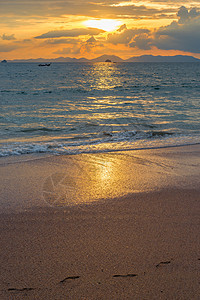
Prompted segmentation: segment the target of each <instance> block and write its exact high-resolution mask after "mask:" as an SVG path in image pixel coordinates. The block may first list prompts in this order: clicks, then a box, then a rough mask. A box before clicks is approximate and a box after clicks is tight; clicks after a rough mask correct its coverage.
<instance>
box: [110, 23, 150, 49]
mask: <svg viewBox="0 0 200 300" xmlns="http://www.w3.org/2000/svg"><path fill="white" fill-rule="evenodd" d="M149 32H150V31H149V30H148V29H127V28H126V25H122V26H121V27H120V28H119V30H118V32H115V33H112V34H108V37H107V41H108V42H109V43H112V44H114V45H117V44H129V43H130V42H131V41H132V40H133V38H134V37H136V36H138V35H140V34H143V33H149Z"/></svg>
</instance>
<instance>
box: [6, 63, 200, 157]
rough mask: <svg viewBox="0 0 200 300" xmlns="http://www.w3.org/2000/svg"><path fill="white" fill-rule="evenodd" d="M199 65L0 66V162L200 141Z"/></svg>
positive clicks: (14, 64)
mask: <svg viewBox="0 0 200 300" xmlns="http://www.w3.org/2000/svg"><path fill="white" fill-rule="evenodd" d="M199 78H200V64H199V63H177V64H175V63H116V64H114V63H54V64H52V65H51V66H50V67H39V66H38V64H33V63H32V64H31V63H8V64H1V65H0V106H1V111H0V138H1V143H0V156H9V155H20V154H28V153H52V154H70V153H81V152H101V151H116V150H124V149H139V148H151V147H163V146H175V145H184V144H195V143H199V142H200V123H199V119H200V109H199V106H200V105H199V103H200V102H199V101H200V81H199Z"/></svg>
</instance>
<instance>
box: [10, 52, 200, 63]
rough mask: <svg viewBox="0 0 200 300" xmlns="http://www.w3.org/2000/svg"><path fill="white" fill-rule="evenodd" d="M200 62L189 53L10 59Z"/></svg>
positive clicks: (33, 60) (46, 61) (28, 60)
mask: <svg viewBox="0 0 200 300" xmlns="http://www.w3.org/2000/svg"><path fill="white" fill-rule="evenodd" d="M105 61H111V62H200V59H198V58H195V57H193V56H188V55H175V56H161V55H157V56H154V55H141V56H133V57H130V58H129V59H126V60H123V59H121V58H120V57H118V56H116V55H106V54H104V55H101V56H99V57H97V58H94V59H87V58H84V57H81V58H72V57H57V58H52V59H46V58H36V59H25V60H23V59H20V60H12V61H11V60H10V62H23V63H25V62H30V63H50V62H51V63H53V62H76V63H78V62H105Z"/></svg>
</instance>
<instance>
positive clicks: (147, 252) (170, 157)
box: [0, 145, 200, 300]
mask: <svg viewBox="0 0 200 300" xmlns="http://www.w3.org/2000/svg"><path fill="white" fill-rule="evenodd" d="M199 154H200V145H196V146H184V147H182V148H180V147H179V148H170V149H154V150H152V149H151V150H144V151H137V150H136V151H128V152H126V153H125V152H123V153H122V152H121V153H109V154H108V153H98V154H94V155H93V154H80V155H74V156H51V157H45V156H43V157H41V159H36V160H26V161H20V160H19V162H20V163H17V162H15V163H8V164H6V165H5V164H4V165H0V169H1V173H0V174H1V178H0V187H1V202H0V216H1V218H0V228H1V229H0V231H1V249H0V259H1V269H2V271H3V272H1V275H0V297H1V299H3V300H4V299H5V300H7V299H20V300H21V299H27V298H28V299H30V300H32V299H42V300H43V299H50V300H54V299H61V300H62V299H63V300H64V299H66V298H67V299H72V300H74V299H77V300H79V299H80V300H82V299H89V300H96V299H105V300H108V299H116V300H118V299H130V300H132V299H135V300H137V299H147V300H151V299H163V300H164V299H181V300H188V299H195V300H197V299H199V279H198V276H199V264H200V255H199V248H200V239H199V229H200V226H199V212H200V196H199V195H200V184H199V183H200V176H199V175H200V174H199V173H200V168H199V166H200V155H199Z"/></svg>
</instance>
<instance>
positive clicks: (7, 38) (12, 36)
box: [0, 33, 16, 41]
mask: <svg viewBox="0 0 200 300" xmlns="http://www.w3.org/2000/svg"><path fill="white" fill-rule="evenodd" d="M0 37H1V39H2V40H4V41H12V40H16V38H15V35H14V34H11V35H7V34H5V33H4V34H3V35H1V36H0Z"/></svg>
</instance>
